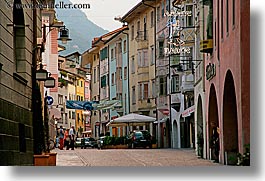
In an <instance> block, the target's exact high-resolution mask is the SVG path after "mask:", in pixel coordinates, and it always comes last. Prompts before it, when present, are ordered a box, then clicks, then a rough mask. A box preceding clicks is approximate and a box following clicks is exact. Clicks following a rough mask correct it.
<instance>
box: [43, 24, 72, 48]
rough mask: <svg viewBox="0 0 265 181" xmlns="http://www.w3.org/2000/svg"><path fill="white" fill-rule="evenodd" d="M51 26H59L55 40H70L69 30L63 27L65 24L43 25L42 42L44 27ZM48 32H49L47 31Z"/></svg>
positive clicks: (65, 41)
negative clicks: (57, 36)
mask: <svg viewBox="0 0 265 181" xmlns="http://www.w3.org/2000/svg"><path fill="white" fill-rule="evenodd" d="M47 27H49V28H51V27H53V28H59V38H58V39H57V40H61V41H62V43H63V44H66V43H67V41H71V40H72V39H71V38H69V30H68V28H66V27H65V25H49V26H47V25H45V24H44V25H43V27H42V28H43V42H46V28H47ZM48 33H49V32H48Z"/></svg>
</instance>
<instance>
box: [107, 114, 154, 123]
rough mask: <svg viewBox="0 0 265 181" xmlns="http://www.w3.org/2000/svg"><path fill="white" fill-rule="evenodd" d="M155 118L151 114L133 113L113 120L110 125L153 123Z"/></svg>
mask: <svg viewBox="0 0 265 181" xmlns="http://www.w3.org/2000/svg"><path fill="white" fill-rule="evenodd" d="M155 120H156V118H153V117H150V116H145V115H140V114H135V113H131V114H127V115H124V116H121V117H118V118H116V119H113V120H111V121H110V123H109V124H108V126H126V125H129V124H130V125H131V126H134V125H144V124H146V123H152V122H154V121H155Z"/></svg>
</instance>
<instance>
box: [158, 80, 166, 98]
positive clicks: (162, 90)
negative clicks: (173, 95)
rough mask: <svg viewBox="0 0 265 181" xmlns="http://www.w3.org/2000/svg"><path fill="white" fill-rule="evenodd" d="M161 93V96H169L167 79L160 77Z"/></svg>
mask: <svg viewBox="0 0 265 181" xmlns="http://www.w3.org/2000/svg"><path fill="white" fill-rule="evenodd" d="M159 93H160V95H167V77H160V79H159Z"/></svg>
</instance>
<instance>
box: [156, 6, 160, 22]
mask: <svg viewBox="0 0 265 181" xmlns="http://www.w3.org/2000/svg"><path fill="white" fill-rule="evenodd" d="M156 14H157V17H156V18H157V21H160V6H158V7H157V13H156Z"/></svg>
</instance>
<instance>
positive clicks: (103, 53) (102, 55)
mask: <svg viewBox="0 0 265 181" xmlns="http://www.w3.org/2000/svg"><path fill="white" fill-rule="evenodd" d="M105 58H108V49H107V47H105V48H103V49H102V50H100V60H104V59H105Z"/></svg>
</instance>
